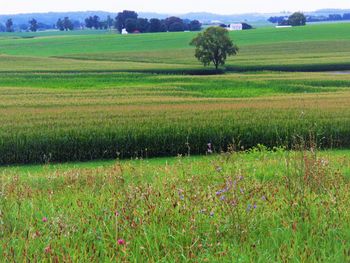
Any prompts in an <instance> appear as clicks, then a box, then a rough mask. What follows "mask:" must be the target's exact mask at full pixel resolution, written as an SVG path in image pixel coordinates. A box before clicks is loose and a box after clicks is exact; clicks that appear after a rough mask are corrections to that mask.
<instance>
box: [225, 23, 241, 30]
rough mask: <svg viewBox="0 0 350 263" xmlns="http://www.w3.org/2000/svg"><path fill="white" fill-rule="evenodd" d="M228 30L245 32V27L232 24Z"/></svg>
mask: <svg viewBox="0 0 350 263" xmlns="http://www.w3.org/2000/svg"><path fill="white" fill-rule="evenodd" d="M228 30H231V31H238V30H243V25H242V24H230V26H229V27H228Z"/></svg>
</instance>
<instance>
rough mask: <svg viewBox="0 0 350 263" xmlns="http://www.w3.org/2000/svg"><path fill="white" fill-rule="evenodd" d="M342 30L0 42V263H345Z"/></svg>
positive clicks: (345, 35) (41, 36)
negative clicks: (200, 47)
mask: <svg viewBox="0 0 350 263" xmlns="http://www.w3.org/2000/svg"><path fill="white" fill-rule="evenodd" d="M349 32H350V24H347V23H341V24H322V25H312V26H305V27H299V28H287V29H275V28H264V27H262V28H258V29H256V30H251V31H242V32H232V33H230V34H231V37H232V39H233V40H234V41H235V43H236V44H237V45H238V46H239V48H240V52H239V54H238V56H236V57H232V58H230V59H229V60H228V61H227V64H226V67H225V68H222V69H221V71H220V72H215V71H214V70H212V68H203V67H202V66H201V65H200V64H199V63H198V62H197V61H196V60H195V59H194V56H193V54H194V50H193V47H191V46H189V42H190V40H191V39H192V38H193V37H194V36H195V34H194V33H162V34H144V35H127V36H121V35H117V34H114V33H112V32H104V31H73V32H63V33H62V32H41V33H14V34H9V33H6V34H0V123H1V125H0V262H3V261H4V262H24V261H26V262H27V261H28V262H348V261H349V260H350V257H349V255H350V250H349V248H350V227H349V226H350V217H349V215H350V213H349V208H348V207H349V198H350V197H349V191H348V189H349V187H350V181H349V179H350V168H349V167H350V152H349V148H350V90H349V88H350V74H349V72H350V34H349ZM216 73H220V74H216ZM208 143H211V144H212V146H213V151H214V154H213V155H205V154H206V150H207V144H208ZM151 157H156V158H151ZM127 159H129V160H127ZM130 159H132V160H130ZM81 161H90V162H84V163H81ZM116 212H118V214H117V216H116ZM118 240H119V243H118Z"/></svg>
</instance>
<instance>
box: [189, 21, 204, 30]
mask: <svg viewBox="0 0 350 263" xmlns="http://www.w3.org/2000/svg"><path fill="white" fill-rule="evenodd" d="M201 29H202V24H201V23H200V22H199V21H198V20H192V21H191V22H190V23H189V30H190V31H200V30H201Z"/></svg>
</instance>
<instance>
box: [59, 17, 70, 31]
mask: <svg viewBox="0 0 350 263" xmlns="http://www.w3.org/2000/svg"><path fill="white" fill-rule="evenodd" d="M56 27H57V28H58V29H59V30H60V31H68V30H73V29H74V25H73V23H72V21H71V20H70V19H69V17H65V18H64V19H63V20H62V19H61V18H59V19H58V20H57V23H56Z"/></svg>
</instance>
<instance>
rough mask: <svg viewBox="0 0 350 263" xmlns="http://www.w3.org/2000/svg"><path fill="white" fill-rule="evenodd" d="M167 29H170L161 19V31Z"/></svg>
mask: <svg viewBox="0 0 350 263" xmlns="http://www.w3.org/2000/svg"><path fill="white" fill-rule="evenodd" d="M167 31H168V27H167V26H166V24H165V22H164V21H161V25H160V32H167Z"/></svg>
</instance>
